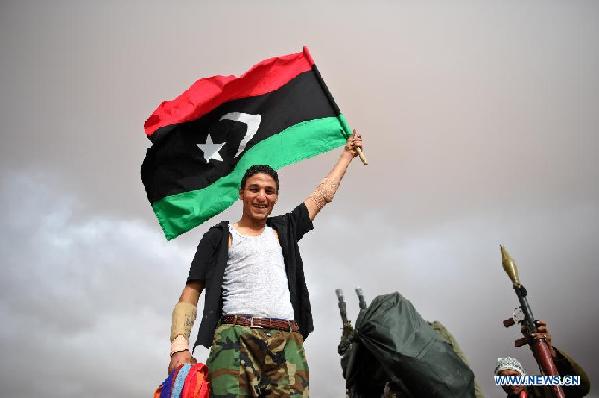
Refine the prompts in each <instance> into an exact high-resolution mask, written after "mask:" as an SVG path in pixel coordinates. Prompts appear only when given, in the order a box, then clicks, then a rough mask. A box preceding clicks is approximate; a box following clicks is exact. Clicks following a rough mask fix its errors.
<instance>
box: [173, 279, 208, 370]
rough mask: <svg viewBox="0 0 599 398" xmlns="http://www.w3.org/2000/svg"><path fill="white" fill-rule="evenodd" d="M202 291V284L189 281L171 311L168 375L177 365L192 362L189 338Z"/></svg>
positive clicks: (196, 281)
mask: <svg viewBox="0 0 599 398" xmlns="http://www.w3.org/2000/svg"><path fill="white" fill-rule="evenodd" d="M202 290H204V283H203V282H201V281H198V280H193V281H189V282H188V283H187V284H186V285H185V287H184V288H183V292H181V296H180V297H179V301H178V302H177V304H176V305H175V308H174V309H173V321H172V324H171V337H170V339H171V361H170V363H169V366H168V372H169V373H170V372H171V371H172V370H173V369H175V368H176V367H177V366H179V365H182V364H186V363H192V362H193V358H192V356H191V353H190V351H189V336H190V335H191V329H192V328H193V324H194V322H195V319H196V316H197V305H198V301H199V299H200V294H202Z"/></svg>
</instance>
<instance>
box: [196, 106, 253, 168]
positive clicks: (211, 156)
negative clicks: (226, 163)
mask: <svg viewBox="0 0 599 398" xmlns="http://www.w3.org/2000/svg"><path fill="white" fill-rule="evenodd" d="M220 120H233V121H236V122H241V123H243V124H245V125H246V126H247V129H246V132H245V136H244V137H243V139H242V140H241V142H240V143H239V149H237V153H236V154H235V156H234V157H237V156H239V155H240V154H241V152H242V151H243V150H244V149H245V146H246V145H247V143H248V142H249V141H250V140H251V139H252V137H254V135H255V134H256V132H257V131H258V127H260V122H261V121H262V116H260V115H250V114H248V113H241V112H231V113H227V114H226V115H223V116H221V118H220V119H219V121H220ZM226 143H227V142H226V141H225V142H223V143H221V144H215V143H213V142H212V137H210V133H208V136H207V137H206V142H205V143H204V144H197V146H198V148H200V150H201V151H202V152H203V153H204V160H205V161H206V163H208V162H209V161H210V160H219V161H221V162H222V161H223V158H222V157H221V156H220V153H218V151H220V150H221V149H222V147H223V146H225V144H226Z"/></svg>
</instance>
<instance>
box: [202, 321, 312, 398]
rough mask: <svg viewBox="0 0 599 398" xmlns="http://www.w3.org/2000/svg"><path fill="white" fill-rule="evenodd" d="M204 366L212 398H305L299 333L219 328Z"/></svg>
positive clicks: (305, 376) (305, 373)
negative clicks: (207, 374) (206, 367)
mask: <svg viewBox="0 0 599 398" xmlns="http://www.w3.org/2000/svg"><path fill="white" fill-rule="evenodd" d="M206 365H208V369H209V376H208V377H209V378H210V388H211V396H212V397H214V398H233V397H256V398H257V397H293V398H298V397H308V395H309V391H308V363H307V362H306V356H305V354H304V347H303V338H302V336H301V335H300V334H299V333H293V332H287V331H282V330H276V329H256V328H250V327H247V326H239V325H220V326H219V327H218V328H217V329H216V332H215V334H214V341H213V343H212V348H211V350H210V355H209V357H208V361H207V363H206Z"/></svg>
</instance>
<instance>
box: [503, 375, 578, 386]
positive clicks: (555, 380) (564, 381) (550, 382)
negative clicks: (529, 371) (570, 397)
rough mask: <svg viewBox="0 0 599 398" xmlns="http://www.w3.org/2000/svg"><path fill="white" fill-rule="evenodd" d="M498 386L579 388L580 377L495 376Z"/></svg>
mask: <svg viewBox="0 0 599 398" xmlns="http://www.w3.org/2000/svg"><path fill="white" fill-rule="evenodd" d="M495 385H496V386H579V385H580V376H541V375H531V376H495Z"/></svg>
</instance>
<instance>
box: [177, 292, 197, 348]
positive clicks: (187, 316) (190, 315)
mask: <svg viewBox="0 0 599 398" xmlns="http://www.w3.org/2000/svg"><path fill="white" fill-rule="evenodd" d="M196 316H197V308H196V306H195V305H193V304H191V303H185V302H178V303H177V304H176V305H175V308H174V309H173V323H172V324H171V354H172V353H174V352H179V351H184V350H186V349H188V347H189V335H191V328H192V327H193V323H194V321H195V319H196Z"/></svg>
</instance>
